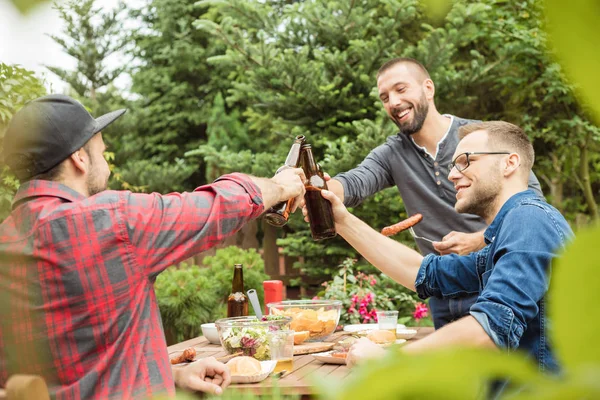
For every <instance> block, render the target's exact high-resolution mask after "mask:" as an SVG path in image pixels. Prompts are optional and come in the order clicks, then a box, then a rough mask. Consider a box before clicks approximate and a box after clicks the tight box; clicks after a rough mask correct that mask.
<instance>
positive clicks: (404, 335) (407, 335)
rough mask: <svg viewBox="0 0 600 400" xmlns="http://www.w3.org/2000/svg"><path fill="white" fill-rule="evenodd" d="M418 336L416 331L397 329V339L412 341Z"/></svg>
mask: <svg viewBox="0 0 600 400" xmlns="http://www.w3.org/2000/svg"><path fill="white" fill-rule="evenodd" d="M416 334H417V331H416V329H396V338H398V339H412V338H413V337H415V335H416Z"/></svg>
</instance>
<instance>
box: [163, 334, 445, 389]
mask: <svg viewBox="0 0 600 400" xmlns="http://www.w3.org/2000/svg"><path fill="white" fill-rule="evenodd" d="M409 329H416V330H417V335H416V336H415V337H414V338H412V339H411V340H410V341H414V340H419V339H421V338H423V337H425V336H427V335H429V334H430V333H432V332H433V328H432V327H416V328H409ZM339 335H340V333H337V334H334V335H332V337H331V338H330V339H329V340H330V341H335V340H336V339H338V338H339ZM188 347H193V348H195V349H196V359H199V358H204V357H210V356H213V357H215V358H219V357H223V356H226V355H227V352H226V351H225V350H224V349H223V348H222V347H221V346H220V345H214V344H211V343H209V342H208V340H206V338H204V336H199V337H197V338H194V339H190V340H186V341H185V342H181V343H177V344H174V345H172V346H169V347H168V349H169V353H175V352H177V351H183V350H184V349H186V348H188ZM172 356H174V354H173V355H172ZM293 368H294V369H293V370H292V372H291V373H288V374H286V375H285V376H283V377H282V378H281V379H279V380H278V382H277V383H276V384H277V387H278V388H279V389H280V391H281V393H282V394H297V395H311V394H315V393H316V391H317V388H316V387H315V386H314V384H313V383H312V381H313V379H314V378H316V377H317V376H318V377H319V379H323V377H327V378H331V379H335V381H336V382H339V381H340V380H343V379H345V378H346V377H347V376H348V375H349V374H350V368H348V367H347V366H346V365H337V364H324V363H322V362H321V361H318V360H317V359H315V358H314V357H313V356H312V355H310V354H306V355H298V356H294V367H293ZM327 378H326V379H327ZM273 384H274V380H273V379H270V378H267V379H265V380H264V381H262V382H260V383H251V384H248V383H244V384H238V383H234V384H231V386H230V388H232V389H241V390H247V391H252V392H254V393H256V394H262V393H263V392H265V391H269V390H270V388H272V387H273V386H274V385H273Z"/></svg>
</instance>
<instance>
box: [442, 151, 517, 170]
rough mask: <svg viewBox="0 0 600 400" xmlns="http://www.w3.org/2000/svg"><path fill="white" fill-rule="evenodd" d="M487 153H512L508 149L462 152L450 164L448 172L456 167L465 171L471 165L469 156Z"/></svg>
mask: <svg viewBox="0 0 600 400" xmlns="http://www.w3.org/2000/svg"><path fill="white" fill-rule="evenodd" d="M486 154H511V153H510V152H508V151H469V152H467V153H462V154H459V155H457V156H456V157H455V158H454V161H452V162H451V163H450V164H448V172H450V171H452V168H454V167H456V169H457V170H458V171H459V172H462V171H464V170H465V169H467V168H469V165H471V161H470V160H469V156H472V155H486Z"/></svg>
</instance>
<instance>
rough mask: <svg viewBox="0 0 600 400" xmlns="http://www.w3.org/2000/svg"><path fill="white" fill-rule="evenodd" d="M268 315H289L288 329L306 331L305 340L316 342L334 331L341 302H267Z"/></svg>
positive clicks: (338, 319) (338, 318)
mask: <svg viewBox="0 0 600 400" xmlns="http://www.w3.org/2000/svg"><path fill="white" fill-rule="evenodd" d="M267 307H268V308H269V314H270V315H277V316H286V317H291V318H292V322H291V323H290V329H292V330H294V331H296V332H301V331H308V332H309V337H308V339H307V340H306V341H307V342H318V341H321V340H323V339H325V338H326V337H328V336H329V335H331V334H332V333H333V332H335V330H336V328H337V325H338V322H339V321H340V314H341V312H342V302H341V301H339V300H285V301H279V302H276V303H269V304H267Z"/></svg>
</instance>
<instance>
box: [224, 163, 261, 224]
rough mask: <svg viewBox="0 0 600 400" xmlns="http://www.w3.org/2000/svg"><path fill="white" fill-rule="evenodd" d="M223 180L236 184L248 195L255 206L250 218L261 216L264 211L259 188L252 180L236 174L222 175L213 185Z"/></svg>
mask: <svg viewBox="0 0 600 400" xmlns="http://www.w3.org/2000/svg"><path fill="white" fill-rule="evenodd" d="M225 180H227V181H232V182H235V183H237V184H238V185H240V186H241V187H242V188H243V189H244V190H245V191H246V193H248V195H249V196H250V199H251V200H252V202H253V203H254V204H255V205H256V207H254V210H253V212H252V216H251V218H254V217H258V216H259V215H260V214H262V212H263V211H264V204H263V198H262V193H261V191H260V188H259V187H258V186H257V185H255V184H254V182H252V179H250V178H249V177H248V176H247V175H244V174H240V173H237V172H236V173H233V174H227V175H223V176H221V177H219V178H217V179H216V180H215V183H217V182H220V181H225Z"/></svg>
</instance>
